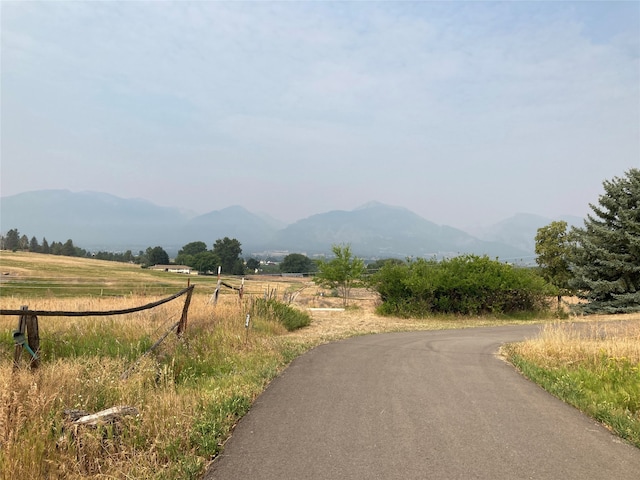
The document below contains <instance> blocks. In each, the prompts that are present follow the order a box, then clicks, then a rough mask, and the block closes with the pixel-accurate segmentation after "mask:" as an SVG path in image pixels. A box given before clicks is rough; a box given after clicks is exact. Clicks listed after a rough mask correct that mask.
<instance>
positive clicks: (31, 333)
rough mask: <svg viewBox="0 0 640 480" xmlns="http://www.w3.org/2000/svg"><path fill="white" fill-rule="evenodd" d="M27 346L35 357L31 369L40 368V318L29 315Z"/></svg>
mask: <svg viewBox="0 0 640 480" xmlns="http://www.w3.org/2000/svg"><path fill="white" fill-rule="evenodd" d="M27 344H28V345H29V347H30V348H31V351H33V352H34V353H35V356H32V357H31V360H30V361H29V367H31V368H38V367H39V366H40V356H39V351H40V331H39V329H38V317H36V316H35V315H27Z"/></svg>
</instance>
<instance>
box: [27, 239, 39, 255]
mask: <svg viewBox="0 0 640 480" xmlns="http://www.w3.org/2000/svg"><path fill="white" fill-rule="evenodd" d="M29 251H30V252H39V251H40V245H39V244H38V239H37V238H36V237H31V241H30V242H29Z"/></svg>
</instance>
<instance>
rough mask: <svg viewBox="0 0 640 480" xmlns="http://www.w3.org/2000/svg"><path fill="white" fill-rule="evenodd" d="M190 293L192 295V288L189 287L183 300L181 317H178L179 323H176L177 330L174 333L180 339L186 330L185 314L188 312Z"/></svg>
mask: <svg viewBox="0 0 640 480" xmlns="http://www.w3.org/2000/svg"><path fill="white" fill-rule="evenodd" d="M194 286H195V285H194ZM192 293H193V286H191V287H189V291H188V292H187V298H185V299H184V307H183V308H182V316H181V317H180V322H179V323H178V330H177V331H176V335H178V337H181V336H182V334H183V333H184V331H185V330H186V329H187V313H188V312H189V304H190V303H191V294H192Z"/></svg>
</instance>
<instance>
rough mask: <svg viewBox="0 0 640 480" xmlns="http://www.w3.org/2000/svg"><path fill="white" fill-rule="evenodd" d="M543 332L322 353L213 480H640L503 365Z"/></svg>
mask: <svg viewBox="0 0 640 480" xmlns="http://www.w3.org/2000/svg"><path fill="white" fill-rule="evenodd" d="M539 328H540V327H539V326H508V327H491V328H474V329H463V330H446V331H432V332H415V333H391V334H379V335H370V336H364V337H356V338H351V339H349V340H345V341H340V342H336V343H331V344H327V345H322V346H320V347H317V348H315V349H313V350H311V351H310V352H308V353H306V354H305V355H302V356H301V357H299V358H298V359H296V360H295V361H294V362H293V363H292V364H291V365H290V366H289V367H288V368H287V369H286V370H285V371H284V372H283V374H282V375H281V376H280V377H278V378H277V379H275V380H274V381H273V382H272V383H271V385H269V387H268V388H267V390H266V391H265V392H264V393H263V394H262V395H261V396H260V397H259V398H258V399H257V400H256V402H255V404H254V405H253V407H252V408H251V410H250V411H249V413H248V414H247V415H246V416H245V417H244V418H243V419H242V420H241V421H240V422H239V424H238V426H237V427H236V429H235V431H234V434H233V436H232V437H231V439H230V440H229V441H228V442H227V445H226V446H225V449H224V452H223V453H222V455H220V456H219V457H218V458H217V459H216V460H215V461H214V462H213V463H212V464H211V466H210V468H209V469H208V470H207V472H206V474H205V479H206V480H214V479H215V480H232V479H243V480H248V479H260V480H272V479H273V480H276V479H277V480H298V479H300V480H301V479H309V480H311V479H322V480H327V479H341V480H342V479H363V480H369V479H384V480H393V479H402V480H407V479H421V480H424V479H464V480H468V479H487V480H499V479H505V480H520V479H540V480H558V479H562V480H570V479H576V480H586V479H594V480H603V479H616V480H638V479H640V449H638V448H635V447H633V446H630V445H628V444H626V443H624V442H623V441H621V440H620V439H618V438H617V437H616V436H614V435H612V434H611V433H609V432H608V431H607V430H606V429H605V428H603V427H602V426H600V425H599V424H597V423H596V422H595V421H593V420H591V419H589V418H588V417H586V416H585V415H583V414H581V413H580V412H579V411H578V410H576V409H574V408H573V407H570V406H568V405H566V404H564V403H563V402H561V401H560V400H557V399H556V398H554V397H552V396H551V395H549V394H547V393H546V392H545V391H544V390H542V389H541V388H539V387H538V386H536V385H535V384H533V383H532V382H529V381H528V380H526V379H524V378H523V377H522V376H520V375H519V374H518V373H517V372H516V371H515V369H514V368H513V367H512V366H510V365H509V364H507V363H505V362H504V361H502V360H501V359H500V358H498V357H497V356H496V355H495V353H496V351H497V349H498V347H499V346H500V345H501V344H502V343H505V342H512V341H519V340H522V339H524V338H528V337H532V336H535V335H536V334H537V332H538V331H539Z"/></svg>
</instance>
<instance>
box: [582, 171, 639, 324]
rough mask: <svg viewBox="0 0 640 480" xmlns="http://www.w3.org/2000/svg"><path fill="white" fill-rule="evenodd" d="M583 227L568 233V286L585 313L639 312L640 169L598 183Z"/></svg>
mask: <svg viewBox="0 0 640 480" xmlns="http://www.w3.org/2000/svg"><path fill="white" fill-rule="evenodd" d="M603 186H604V191H605V193H604V194H603V195H600V198H599V201H598V203H599V205H598V206H596V205H593V204H590V205H589V206H590V207H591V209H592V210H593V214H589V215H588V216H587V220H585V226H584V228H577V229H574V230H573V233H574V234H575V239H576V244H575V246H574V248H573V251H572V256H571V268H572V271H573V276H574V278H573V279H572V281H571V285H572V287H574V288H575V289H576V290H577V291H578V295H579V296H580V297H581V298H584V299H586V300H588V302H589V303H588V304H587V305H586V306H585V307H584V312H585V313H594V312H603V313H626V312H636V311H640V170H638V169H637V168H632V169H630V170H629V171H628V172H627V173H626V176H625V177H623V178H618V177H614V179H613V180H610V181H608V180H606V181H605V182H604V183H603Z"/></svg>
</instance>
